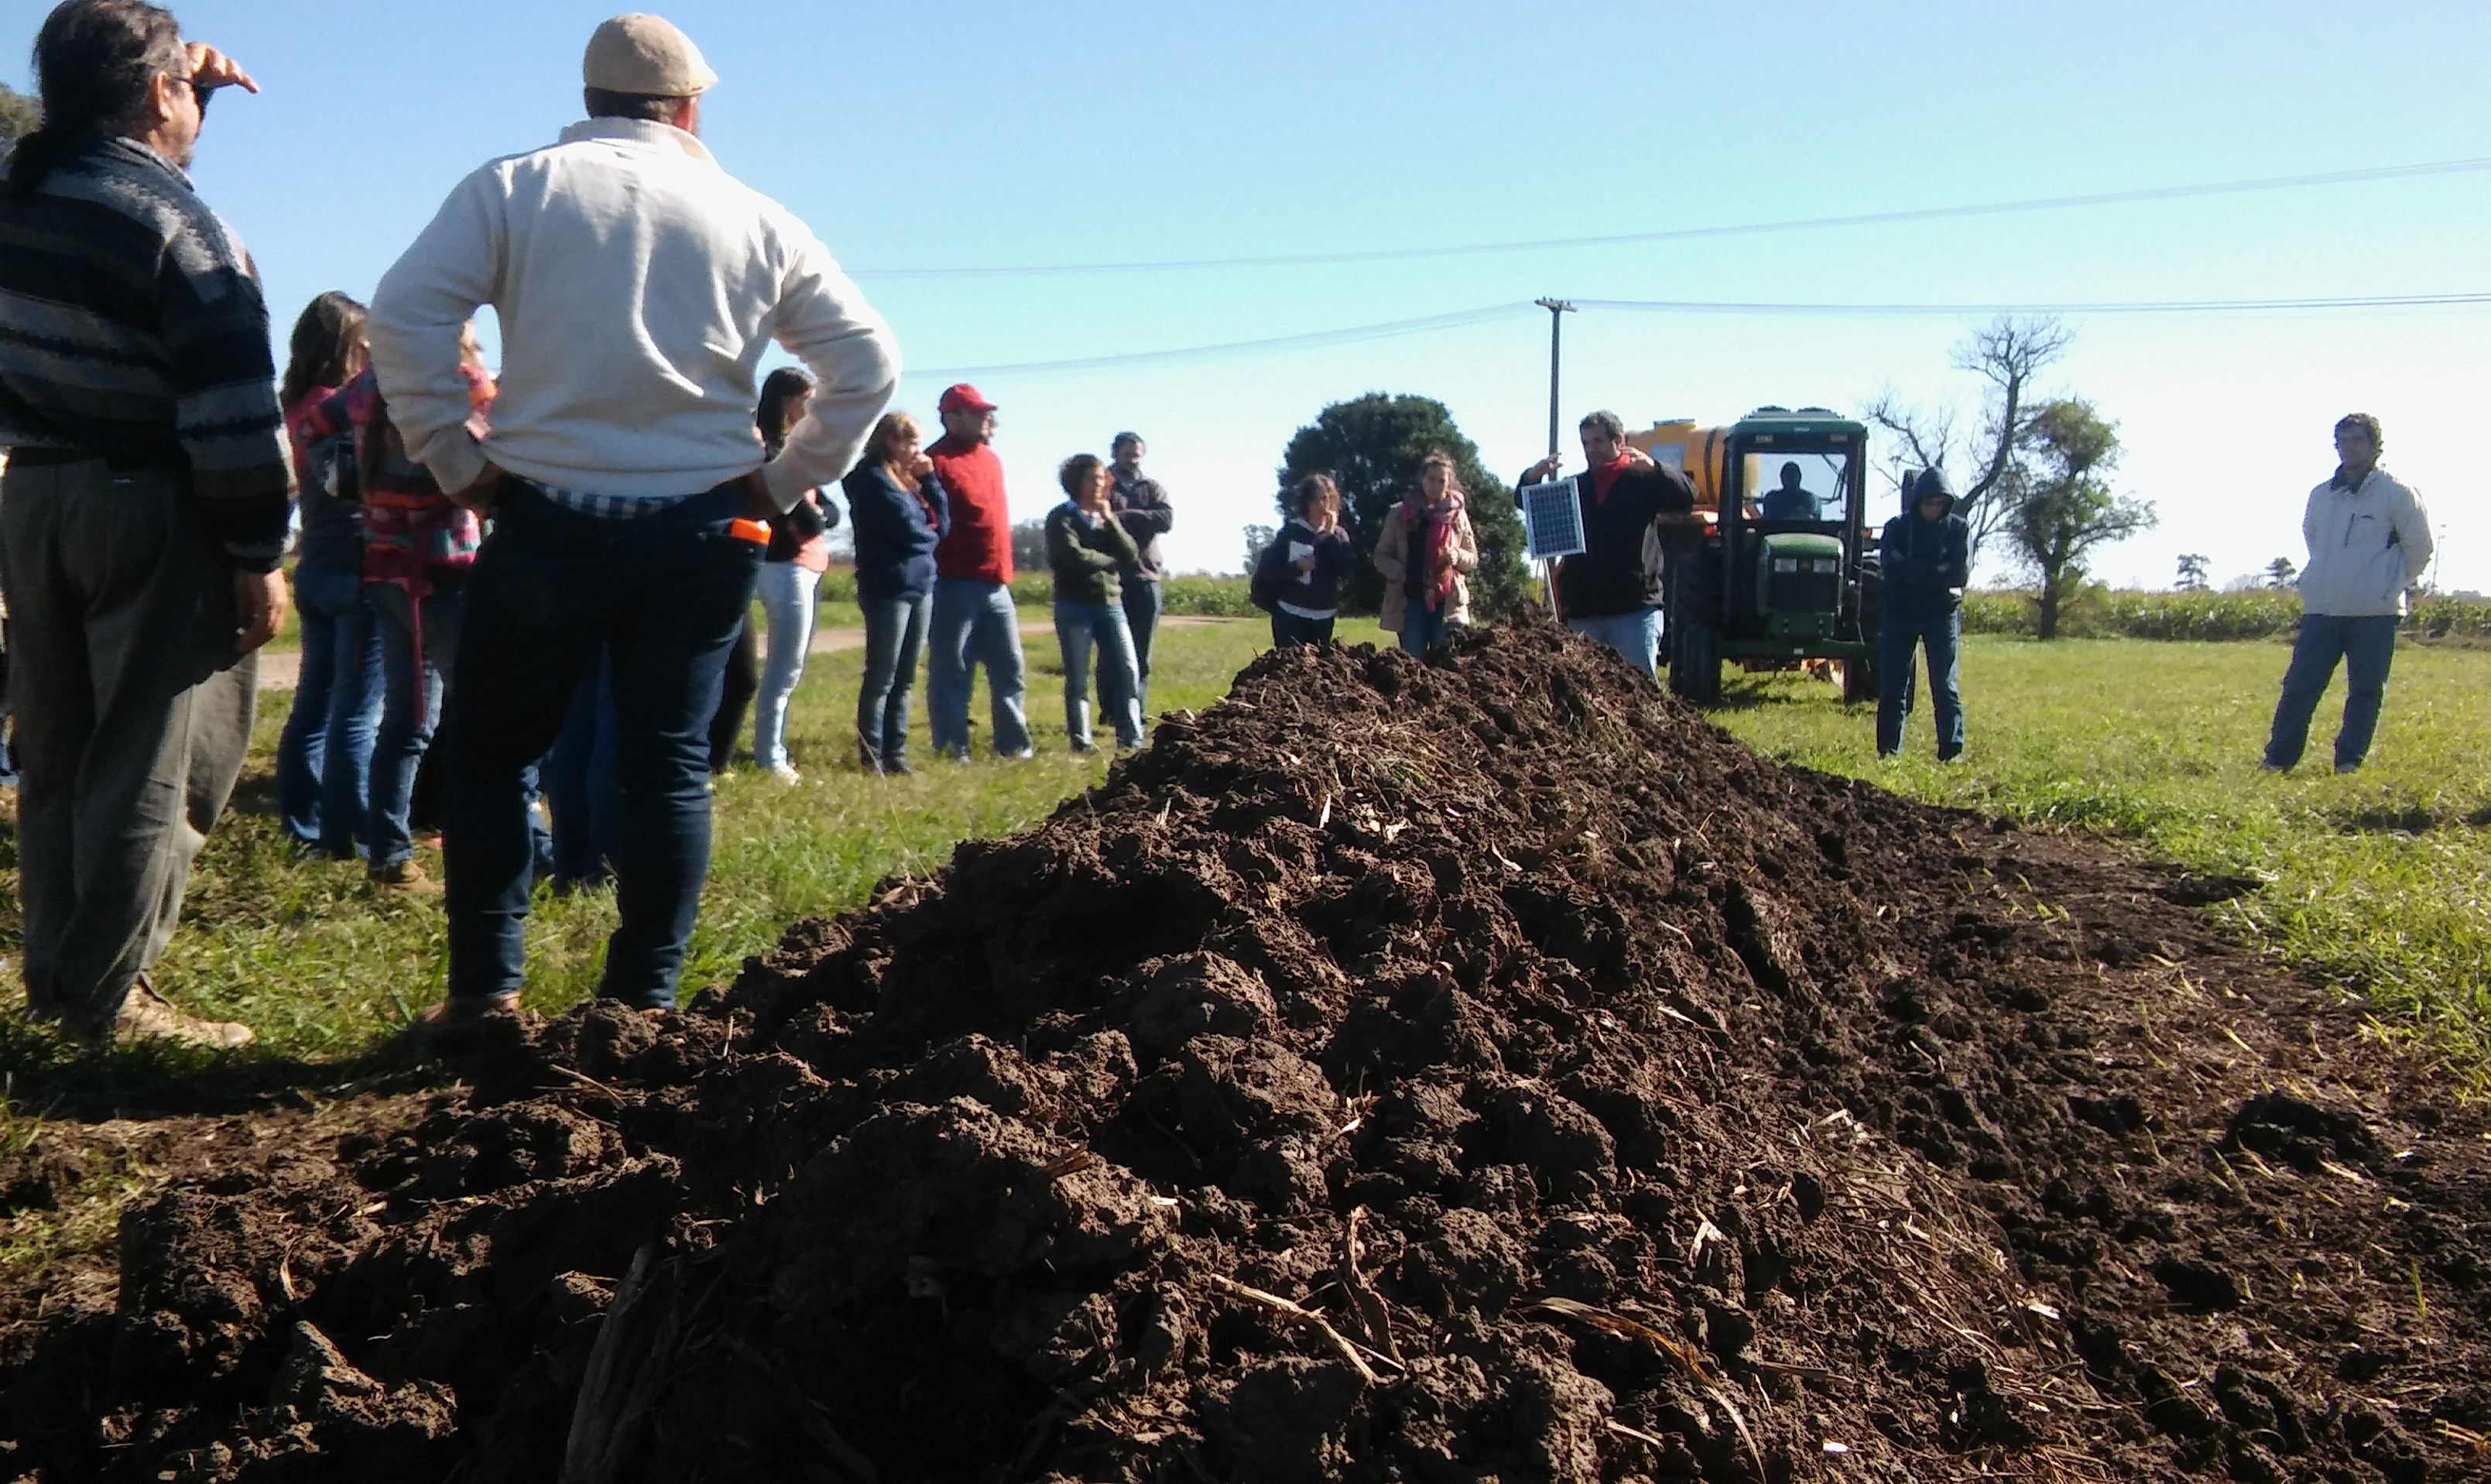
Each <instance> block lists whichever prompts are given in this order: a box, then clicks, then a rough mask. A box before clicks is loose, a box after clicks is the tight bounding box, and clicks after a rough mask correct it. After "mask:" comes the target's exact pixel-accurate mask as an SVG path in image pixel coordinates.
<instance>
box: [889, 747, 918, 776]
mask: <svg viewBox="0 0 2491 1484" xmlns="http://www.w3.org/2000/svg"><path fill="white" fill-rule="evenodd" d="M882 771H883V773H884V775H885V776H888V777H899V778H905V777H907V776H908V775H909V774H911V773H913V772H915V771H917V770H916V769H914V768H911V767H909V766H908V759H907V758H906V757H905V756H904V755H902V754H900V753H896V752H894V753H893V754H892V755H891V756H889V757H887V758H884V759H883V760H882Z"/></svg>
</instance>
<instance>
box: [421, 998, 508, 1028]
mask: <svg viewBox="0 0 2491 1484" xmlns="http://www.w3.org/2000/svg"><path fill="white" fill-rule="evenodd" d="M518 1012H519V997H518V996H516V995H494V996H491V997H490V998H485V999H479V998H477V997H474V996H470V995H454V996H452V997H451V998H449V999H447V1000H444V1001H442V1002H441V1003H440V1004H435V1005H432V1006H430V1007H429V1008H427V1009H425V1012H424V1013H423V1014H421V1015H418V1016H416V1017H415V1023H414V1024H413V1025H411V1026H409V1027H408V1028H407V1029H408V1030H409V1031H411V1032H413V1033H415V1034H417V1035H419V1036H427V1037H430V1036H454V1035H458V1034H460V1033H464V1032H468V1031H474V1030H477V1029H479V1028H480V1027H484V1026H487V1025H491V1024H493V1023H494V1021H495V1020H496V1019H497V1018H505V1017H511V1016H515V1015H517V1014H518Z"/></svg>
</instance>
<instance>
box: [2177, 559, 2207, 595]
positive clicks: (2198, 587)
mask: <svg viewBox="0 0 2491 1484" xmlns="http://www.w3.org/2000/svg"><path fill="white" fill-rule="evenodd" d="M2212 588H2213V584H2212V583H2210V582H2208V581H2207V580H2206V558H2205V555H2204V554H2203V553H2201V552H2194V551H2190V552H2183V553H2182V554H2181V557H2180V591H2181V592H2183V593H2204V592H2209V591H2211V590H2212Z"/></svg>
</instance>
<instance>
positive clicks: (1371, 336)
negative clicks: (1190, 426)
mask: <svg viewBox="0 0 2491 1484" xmlns="http://www.w3.org/2000/svg"><path fill="white" fill-rule="evenodd" d="M1537 312H1538V310H1537V307H1536V306H1532V305H1528V304H1497V305H1483V306H1480V307H1479V308H1476V309H1457V310H1455V311H1453V312H1452V313H1451V314H1430V315H1426V316H1423V317H1421V318H1419V319H1395V320H1386V321H1384V322H1382V323H1381V324H1374V325H1351V326H1348V327H1346V328H1343V329H1339V330H1316V331H1309V332H1308V333H1306V334H1304V335H1274V336H1271V337H1269V338H1266V339H1259V340H1228V341H1224V342H1222V343H1220V344H1216V345H1187V346H1182V347H1179V348H1176V349H1172V350H1142V351H1128V352H1125V353H1122V354H1119V355H1110V356H1084V357H1081V358H1079V359H1077V360H1072V361H1023V362H1017V363H1010V364H999V365H955V366H942V367H937V368H935V369H932V370H923V371H921V370H918V369H916V368H915V367H913V366H912V367H911V368H910V369H909V374H910V375H912V376H920V377H925V378H928V379H931V380H935V381H967V380H969V379H970V378H971V377H984V376H1034V375H1040V374H1043V373H1045V372H1050V371H1093V370H1103V369H1105V368H1107V367H1110V366H1127V365H1167V364H1176V363H1179V362H1185V361H1197V360H1212V359H1216V358H1219V357H1224V356H1247V355H1261V354H1268V353H1271V352H1275V351H1291V350H1320V349H1323V348H1325V347H1327V346H1333V345H1349V344H1354V343H1356V342H1358V341H1360V340H1383V339H1390V338H1392V337H1393V336H1395V335H1427V334H1430V333H1432V332H1435V331H1440V330H1458V329H1461V328H1462V327H1464V326H1467V325H1483V324H1486V323H1487V322H1489V321H1490V320H1499V319H1511V318H1514V317H1516V316H1518V315H1523V314H1532V313H1537Z"/></svg>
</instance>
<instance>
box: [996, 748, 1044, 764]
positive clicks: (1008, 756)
mask: <svg viewBox="0 0 2491 1484" xmlns="http://www.w3.org/2000/svg"><path fill="white" fill-rule="evenodd" d="M995 756H997V757H999V758H1002V759H1003V760H1004V761H1005V762H1007V763H1026V762H1028V761H1029V760H1030V759H1031V758H1034V757H1036V756H1038V749H1037V748H1036V747H1023V748H1021V749H1020V750H1019V751H1018V752H998V753H996V754H995Z"/></svg>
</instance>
